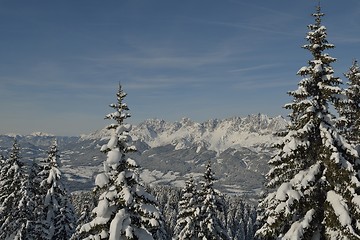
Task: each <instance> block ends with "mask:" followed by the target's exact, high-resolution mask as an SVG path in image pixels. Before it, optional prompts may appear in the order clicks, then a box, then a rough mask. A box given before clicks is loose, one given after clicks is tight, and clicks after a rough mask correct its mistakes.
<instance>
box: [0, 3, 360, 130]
mask: <svg viewBox="0 0 360 240" xmlns="http://www.w3.org/2000/svg"><path fill="white" fill-rule="evenodd" d="M316 5H317V1H314V0H296V1H289V0H273V1H269V0H254V1H245V0H196V1H194V0H183V1H175V0H151V1H150V0H121V1H118V0H108V1H98V0H76V1H73V0H62V1H46V0H36V1H35V0H22V1H20V0H0V30H1V38H0V111H1V119H0V133H10V132H11V133H14V132H15V133H19V134H28V133H31V132H34V131H44V132H49V133H53V134H58V135H79V134H82V133H90V132H92V131H95V130H97V129H100V128H103V127H104V126H106V125H107V124H109V122H108V121H106V120H103V118H104V116H105V115H106V114H107V113H109V112H110V111H111V109H110V108H109V107H108V104H110V103H112V102H114V101H115V93H116V91H117V86H118V83H119V82H121V83H122V85H123V88H124V90H125V91H126V92H127V93H128V97H127V98H126V102H127V103H128V105H129V107H130V110H131V111H130V113H131V114H132V117H131V118H130V119H129V122H131V123H135V124H136V123H139V122H141V121H143V120H145V119H148V118H160V119H164V120H168V121H175V120H179V119H181V118H182V117H189V118H191V119H192V120H194V121H199V122H201V121H205V120H207V119H210V118H226V117H232V116H245V115H248V114H252V113H259V112H260V113H264V114H268V115H270V116H276V115H280V114H281V115H284V116H286V115H287V114H288V112H287V110H284V109H283V108H282V106H283V105H284V104H285V103H287V102H289V101H291V99H290V98H289V97H288V95H287V94H286V92H287V91H289V90H294V89H296V87H297V83H298V82H299V80H300V78H299V77H298V76H296V72H297V70H298V69H299V68H300V67H302V66H304V65H306V64H307V61H308V60H309V59H310V55H309V53H308V52H307V51H306V50H303V49H302V48H301V46H302V45H303V44H305V43H306V41H305V39H304V38H305V35H306V33H307V31H308V30H307V28H306V26H307V25H308V24H310V23H313V18H312V17H311V16H310V14H311V13H312V12H313V11H314V9H315V6H316ZM322 8H323V12H324V13H325V14H326V16H325V17H324V19H323V24H324V25H325V26H326V27H327V29H328V40H329V41H330V42H331V43H333V44H335V46H336V48H335V49H334V50H331V51H329V53H330V55H331V56H333V57H336V58H337V59H338V61H337V62H336V63H335V64H334V65H333V66H334V68H335V71H336V73H335V75H337V76H340V77H342V74H343V72H345V71H347V69H348V67H349V66H350V65H351V62H352V60H353V59H354V58H360V31H359V30H360V1H359V0H345V1H322Z"/></svg>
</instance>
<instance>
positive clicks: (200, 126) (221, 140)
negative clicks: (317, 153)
mask: <svg viewBox="0 0 360 240" xmlns="http://www.w3.org/2000/svg"><path fill="white" fill-rule="evenodd" d="M286 124H287V122H286V120H285V119H284V118H283V117H281V116H278V117H275V118H271V117H268V116H266V115H263V114H258V115H249V116H247V117H233V118H228V119H224V120H217V119H212V120H208V121H206V122H203V123H197V122H193V121H191V120H190V119H189V118H183V119H181V121H179V122H174V123H169V122H165V121H164V120H159V119H149V120H146V121H144V122H142V123H140V124H139V125H137V126H134V127H133V130H132V132H131V134H132V136H133V140H140V141H143V142H145V143H146V144H147V145H149V146H150V147H152V148H153V147H159V146H165V145H168V144H171V145H173V146H175V149H176V150H178V149H186V148H189V147H194V146H196V147H198V149H200V148H206V149H208V150H213V151H216V152H217V153H218V154H220V153H221V152H223V151H225V150H226V149H228V148H230V147H231V148H237V147H247V148H257V147H262V148H264V147H271V145H272V144H273V143H274V141H276V139H277V138H276V137H275V136H273V134H274V133H276V132H278V131H280V130H283V129H284V128H285V126H286ZM108 136H109V134H108V132H107V130H106V129H102V130H100V131H97V132H95V133H93V134H90V135H83V136H82V139H102V138H107V137H108Z"/></svg>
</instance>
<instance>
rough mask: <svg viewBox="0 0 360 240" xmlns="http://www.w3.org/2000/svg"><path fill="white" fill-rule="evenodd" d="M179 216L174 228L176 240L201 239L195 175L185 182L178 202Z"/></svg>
mask: <svg viewBox="0 0 360 240" xmlns="http://www.w3.org/2000/svg"><path fill="white" fill-rule="evenodd" d="M178 205H179V206H178V209H179V212H178V218H177V221H176V225H175V230H174V239H176V240H195V239H200V237H199V233H200V231H201V230H200V203H199V195H198V192H197V189H196V185H195V183H194V179H193V177H190V179H189V180H187V181H186V182H185V188H184V189H183V190H182V196H181V199H180V201H179V204H178Z"/></svg>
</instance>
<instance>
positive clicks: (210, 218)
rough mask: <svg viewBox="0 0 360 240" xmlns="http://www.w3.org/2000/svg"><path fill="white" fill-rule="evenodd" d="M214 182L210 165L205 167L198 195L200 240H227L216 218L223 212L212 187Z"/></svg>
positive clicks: (217, 194)
mask: <svg viewBox="0 0 360 240" xmlns="http://www.w3.org/2000/svg"><path fill="white" fill-rule="evenodd" d="M214 181H215V177H214V172H213V171H212V169H211V163H210V162H209V163H208V164H207V166H206V171H205V174H204V182H203V183H202V189H201V194H200V201H201V203H202V205H201V218H200V219H201V221H200V228H201V234H200V236H201V237H202V238H201V239H207V240H218V239H229V236H228V235H227V232H226V230H225V228H224V226H223V224H222V222H221V221H220V219H219V217H218V213H219V212H222V211H223V208H224V203H223V201H221V198H220V193H219V192H218V191H216V190H215V189H214V187H213V184H214Z"/></svg>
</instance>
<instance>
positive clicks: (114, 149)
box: [79, 85, 165, 240]
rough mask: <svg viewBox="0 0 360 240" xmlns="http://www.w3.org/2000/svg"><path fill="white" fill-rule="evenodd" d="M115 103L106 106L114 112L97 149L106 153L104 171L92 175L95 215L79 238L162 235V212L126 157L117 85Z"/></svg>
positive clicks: (120, 94) (127, 142)
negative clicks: (97, 193) (105, 139)
mask: <svg viewBox="0 0 360 240" xmlns="http://www.w3.org/2000/svg"><path fill="white" fill-rule="evenodd" d="M116 95H117V103H116V104H111V105H110V107H111V108H113V109H114V110H115V112H113V113H110V114H108V115H107V116H106V119H110V120H115V123H114V124H111V125H109V126H108V127H107V128H108V130H110V131H111V137H110V140H109V142H108V143H107V144H105V145H104V146H103V147H102V148H101V151H102V152H104V153H105V154H107V159H106V161H105V162H104V172H103V173H101V174H99V175H98V176H97V177H96V180H95V184H96V185H97V188H98V190H99V191H100V193H101V195H100V197H99V202H98V205H97V207H95V209H94V210H93V212H95V214H96V217H95V218H94V219H93V220H92V221H91V222H89V223H87V224H84V225H83V226H82V227H81V228H80V234H79V236H80V238H81V239H83V238H85V239H111V240H115V239H164V238H165V236H164V235H165V233H164V231H163V229H164V226H163V222H162V216H161V213H160V211H159V210H158V208H157V206H156V202H155V198H154V197H153V196H152V195H150V194H149V193H147V192H146V191H145V188H144V186H143V185H142V184H141V183H140V182H139V173H138V168H139V166H138V164H137V163H136V161H135V160H133V159H131V158H129V157H127V153H129V152H134V151H135V150H136V148H135V146H133V145H132V139H131V136H130V134H129V131H130V129H131V126H130V125H128V124H124V120H125V119H127V118H128V117H130V114H129V113H127V111H128V110H129V108H128V106H127V104H126V103H124V102H123V100H124V98H125V97H126V93H125V92H124V91H123V90H122V88H121V85H119V90H118V92H117V94H116Z"/></svg>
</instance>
